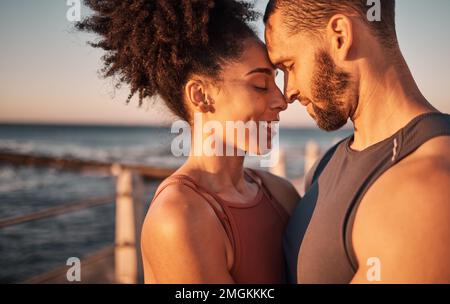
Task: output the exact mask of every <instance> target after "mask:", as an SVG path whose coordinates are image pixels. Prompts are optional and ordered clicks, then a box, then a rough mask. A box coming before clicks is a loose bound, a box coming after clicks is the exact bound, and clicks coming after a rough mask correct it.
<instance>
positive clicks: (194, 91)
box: [185, 79, 212, 113]
mask: <svg viewBox="0 0 450 304" xmlns="http://www.w3.org/2000/svg"><path fill="white" fill-rule="evenodd" d="M185 96H186V101H187V102H188V103H189V104H190V105H191V106H192V107H194V108H195V109H197V110H198V111H200V112H202V113H207V112H211V106H212V102H211V98H208V94H207V86H206V82H205V81H203V80H201V79H191V80H189V81H188V82H187V84H186V86H185Z"/></svg>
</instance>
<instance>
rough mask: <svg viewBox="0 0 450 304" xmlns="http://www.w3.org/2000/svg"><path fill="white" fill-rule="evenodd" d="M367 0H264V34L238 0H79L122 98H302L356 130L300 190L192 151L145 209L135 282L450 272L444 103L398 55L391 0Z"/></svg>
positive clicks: (280, 101)
mask: <svg viewBox="0 0 450 304" xmlns="http://www.w3.org/2000/svg"><path fill="white" fill-rule="evenodd" d="M366 2H367V1H365V0H341V1H329V0H296V1H294V0H271V1H269V4H268V6H267V9H266V12H265V16H264V23H265V26H266V30H265V38H266V39H265V40H266V43H267V45H265V44H264V43H263V42H261V41H260V40H259V39H258V38H257V35H256V34H255V32H254V30H253V29H252V28H251V26H250V25H249V22H250V21H253V20H255V19H256V18H257V14H255V13H254V11H253V10H252V6H251V5H249V4H247V3H245V2H239V1H233V0H178V1H175V0H172V1H168V0H153V1H151V0H134V1H119V2H115V1H87V5H89V6H90V7H91V8H92V9H93V11H94V12H95V13H94V17H91V18H89V19H87V20H86V21H84V22H82V23H80V24H79V25H78V26H79V27H80V28H81V29H82V30H87V31H91V32H94V33H97V34H99V35H100V36H101V37H102V40H100V41H99V42H98V43H96V44H94V46H95V47H100V48H103V49H104V50H107V51H108V53H107V55H106V56H105V57H104V61H105V74H106V75H107V76H118V77H119V80H120V81H121V82H123V83H126V84H129V85H130V86H131V95H130V97H131V96H133V94H135V93H139V99H140V101H142V100H143V99H144V98H146V97H152V96H155V95H157V94H158V95H159V96H160V97H161V98H162V99H163V100H164V102H165V103H166V105H167V106H168V108H169V109H170V110H171V111H172V112H173V113H174V114H176V115H177V116H178V117H180V118H182V119H183V120H186V121H188V122H189V123H191V124H193V117H194V115H195V114H197V115H198V114H200V115H201V116H202V119H203V121H218V122H220V123H223V124H225V122H226V121H243V122H248V121H256V122H273V121H278V120H279V113H280V112H281V111H283V110H286V108H287V106H288V104H290V103H292V102H295V101H300V103H301V104H302V105H303V106H305V107H306V109H307V111H308V113H309V114H310V115H311V116H312V117H313V118H314V120H315V121H316V122H317V124H318V126H319V127H320V128H321V129H323V130H326V131H333V130H337V129H339V128H341V127H343V126H344V125H345V124H346V122H347V121H348V119H351V121H352V122H353V125H354V129H355V132H354V135H352V136H351V137H349V138H346V139H344V140H343V141H341V142H340V143H338V144H337V145H336V146H334V147H333V148H332V149H330V150H329V151H328V152H327V153H326V154H325V155H324V157H323V158H322V159H320V161H319V162H317V164H316V165H315V166H314V168H313V169H312V170H311V173H310V174H309V176H307V178H306V193H305V195H304V196H303V197H300V196H299V194H298V193H297V191H296V190H295V188H294V187H293V186H292V185H291V184H290V183H289V182H288V181H286V180H284V179H282V178H279V177H277V176H275V175H272V174H270V173H267V172H265V171H261V170H250V169H246V168H244V157H243V156H227V157H225V156H194V155H191V156H190V157H189V158H188V160H187V161H186V163H185V164H184V165H183V166H181V167H180V168H179V169H178V170H177V171H176V172H175V173H174V174H173V175H172V176H170V177H169V178H167V179H166V180H165V181H164V182H163V183H162V184H161V185H160V187H159V188H158V190H157V192H156V194H155V196H154V199H153V201H152V204H151V206H150V209H149V211H148V213H147V216H146V220H145V222H144V225H143V228H142V240H141V241H142V254H143V265H144V271H145V281H146V282H147V283H438V282H439V283H450V261H449V260H448V257H449V256H450V202H449V197H450V187H449V185H450V137H449V136H450V117H449V116H448V115H446V114H442V113H439V112H438V111H437V110H436V109H435V108H433V106H432V105H431V104H430V103H428V102H427V100H426V99H425V98H424V97H423V96H422V94H421V93H420V91H419V89H418V87H417V85H416V84H415V82H414V79H413V77H412V75H411V73H410V71H409V69H408V67H407V64H406V62H405V61H404V59H403V57H402V54H401V52H400V49H399V45H398V42H397V38H396V30H395V13H394V11H395V0H382V1H381V21H378V22H369V21H368V19H367V11H368V9H369V7H368V6H367V5H366ZM277 69H281V70H282V71H283V72H284V75H285V85H284V86H285V87H284V92H280V90H279V89H278V88H277V86H276V84H275V76H276V70H277ZM192 127H193V130H192V131H193V132H195V130H194V129H195V127H196V126H192ZM268 140H269V141H270V140H271V137H270V136H269V138H268ZM233 142H234V141H233ZM193 144H194V145H195V144H196V143H195V142H193ZM223 145H224V146H226V145H227V141H226V140H225V141H224V142H223ZM248 145H249V142H248V141H243V142H238V143H236V144H235V145H234V146H233V148H234V149H235V150H244V151H248V149H249V146H248ZM299 153H300V151H299Z"/></svg>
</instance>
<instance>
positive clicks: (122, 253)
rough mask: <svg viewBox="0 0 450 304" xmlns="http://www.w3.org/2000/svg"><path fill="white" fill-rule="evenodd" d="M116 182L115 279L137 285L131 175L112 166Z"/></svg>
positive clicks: (121, 282) (122, 169) (117, 281)
mask: <svg viewBox="0 0 450 304" xmlns="http://www.w3.org/2000/svg"><path fill="white" fill-rule="evenodd" d="M111 171H112V173H113V174H114V175H116V176H117V182H116V187H117V188H116V236H115V238H116V240H115V279H116V283H119V284H135V283H137V254H136V224H135V223H136V221H135V211H134V206H133V174H132V171H131V170H129V169H124V168H123V167H121V166H120V165H117V164H115V165H113V166H112V168H111Z"/></svg>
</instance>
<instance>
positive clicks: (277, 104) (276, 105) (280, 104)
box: [270, 89, 288, 112]
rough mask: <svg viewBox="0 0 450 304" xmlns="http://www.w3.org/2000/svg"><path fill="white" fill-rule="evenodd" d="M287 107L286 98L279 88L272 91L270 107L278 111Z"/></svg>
mask: <svg viewBox="0 0 450 304" xmlns="http://www.w3.org/2000/svg"><path fill="white" fill-rule="evenodd" d="M287 107H288V104H287V100H286V98H285V97H284V96H283V94H282V93H281V91H280V90H279V89H277V90H276V91H275V92H274V95H273V97H272V99H271V104H270V108H271V109H272V110H274V111H275V110H276V111H279V112H282V111H285V110H286V109H287Z"/></svg>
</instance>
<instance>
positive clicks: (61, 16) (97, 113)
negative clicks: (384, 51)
mask: <svg viewBox="0 0 450 304" xmlns="http://www.w3.org/2000/svg"><path fill="white" fill-rule="evenodd" d="M256 3H257V8H258V9H259V10H261V11H262V10H263V9H264V8H265V5H266V3H267V1H266V0H257V1H256ZM68 8H69V7H68V6H67V5H66V1H65V0H58V1H56V0H39V1H36V0H0V123H7V122H20V123H23V122H38V123H82V124H90V123H94V124H127V125H128V124H132V125H134V124H138V125H155V124H160V123H163V122H168V121H170V116H168V115H166V113H167V110H165V108H164V107H163V106H161V105H160V103H158V102H156V103H155V104H153V105H152V104H149V106H148V107H144V108H141V109H138V108H137V102H136V100H135V101H134V103H132V104H130V105H125V104H124V101H125V99H126V96H127V94H128V88H126V87H124V88H123V89H121V90H117V91H116V92H114V87H113V83H112V81H111V80H104V79H101V78H100V77H99V76H98V70H99V68H100V66H101V64H100V57H101V55H102V52H101V51H99V50H94V49H92V48H90V47H88V46H87V45H86V44H85V42H86V41H87V40H89V39H90V38H92V37H90V36H89V35H86V34H80V33H76V32H74V31H73V29H72V27H73V24H72V23H70V22H69V21H68V20H67V19H66V11H67V10H68ZM86 13H88V12H87V10H86V9H85V8H83V10H82V14H83V15H85V14H86ZM258 29H259V30H260V32H261V33H262V31H263V26H262V24H259V25H258ZM449 29H450V1H449V0H431V1H424V0H397V31H398V36H399V40H400V45H401V48H402V50H403V53H404V55H405V58H406V60H407V62H408V63H409V65H410V67H411V70H412V72H413V74H414V76H415V78H416V81H417V83H418V85H419V87H420V88H421V90H422V92H423V93H424V95H425V96H426V97H427V98H428V100H429V101H430V102H431V103H432V104H433V105H434V106H435V107H437V108H438V109H439V110H441V111H443V112H447V113H448V112H450V94H449V93H448V91H447V90H448V89H449V87H450V76H449V70H450V39H449V37H448V30H449ZM311 125H313V122H312V120H311V119H310V118H309V117H308V116H307V114H306V113H305V110H304V109H303V108H302V107H301V105H300V104H298V103H296V104H294V105H292V106H291V107H290V108H289V110H288V111H286V112H285V113H283V115H282V126H311Z"/></svg>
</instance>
